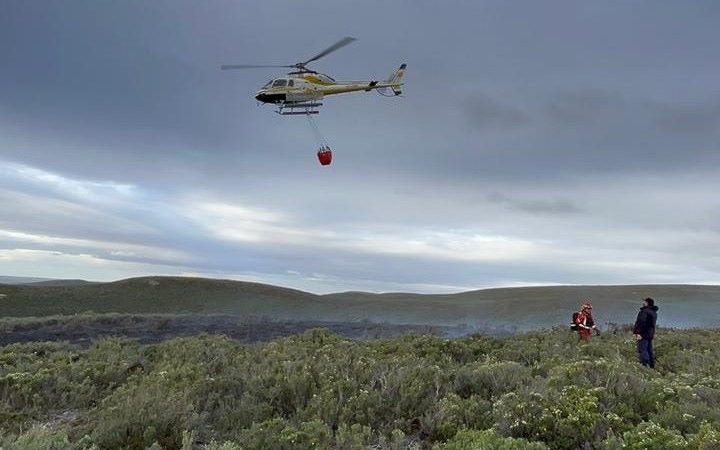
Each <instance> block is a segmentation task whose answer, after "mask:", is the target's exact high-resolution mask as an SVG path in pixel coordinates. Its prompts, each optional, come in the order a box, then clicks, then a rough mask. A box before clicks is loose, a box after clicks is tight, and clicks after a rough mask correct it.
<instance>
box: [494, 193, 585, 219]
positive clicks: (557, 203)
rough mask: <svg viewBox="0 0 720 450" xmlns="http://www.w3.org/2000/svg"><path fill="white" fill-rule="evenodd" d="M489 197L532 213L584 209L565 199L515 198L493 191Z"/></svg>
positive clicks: (578, 210)
mask: <svg viewBox="0 0 720 450" xmlns="http://www.w3.org/2000/svg"><path fill="white" fill-rule="evenodd" d="M487 199H488V201H489V202H491V203H498V204H501V205H504V206H507V207H508V208H510V209H515V210H518V211H523V212H527V213H531V214H549V215H558V214H560V215H563V214H578V213H582V212H584V210H583V209H582V208H580V207H578V206H577V205H575V204H574V203H573V202H571V201H569V200H564V199H557V198H551V199H529V198H524V199H521V198H513V197H511V196H508V195H505V194H503V193H501V192H492V193H490V194H488V196H487Z"/></svg>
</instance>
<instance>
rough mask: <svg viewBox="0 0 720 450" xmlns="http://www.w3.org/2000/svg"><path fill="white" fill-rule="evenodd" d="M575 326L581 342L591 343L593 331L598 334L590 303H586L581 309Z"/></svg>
mask: <svg viewBox="0 0 720 450" xmlns="http://www.w3.org/2000/svg"><path fill="white" fill-rule="evenodd" d="M575 326H576V328H577V332H578V336H579V337H580V340H581V341H589V340H590V334H591V333H592V332H593V330H595V332H597V327H596V326H595V320H593V316H592V305H591V304H590V303H584V304H583V305H582V306H581V307H580V311H579V312H578V315H577V316H576V317H575Z"/></svg>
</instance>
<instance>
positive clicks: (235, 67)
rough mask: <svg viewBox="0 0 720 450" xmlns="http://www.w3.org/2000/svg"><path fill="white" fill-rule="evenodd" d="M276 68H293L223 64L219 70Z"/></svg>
mask: <svg viewBox="0 0 720 450" xmlns="http://www.w3.org/2000/svg"><path fill="white" fill-rule="evenodd" d="M269 67H272V68H278V67H289V68H291V69H292V68H294V67H295V66H277V65H274V66H260V65H253V64H223V65H222V66H220V70H234V69H265V68H269Z"/></svg>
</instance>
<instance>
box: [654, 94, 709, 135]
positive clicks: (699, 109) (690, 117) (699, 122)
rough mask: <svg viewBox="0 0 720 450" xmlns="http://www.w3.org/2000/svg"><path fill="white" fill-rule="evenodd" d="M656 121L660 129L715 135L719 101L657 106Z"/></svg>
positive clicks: (680, 132)
mask: <svg viewBox="0 0 720 450" xmlns="http://www.w3.org/2000/svg"><path fill="white" fill-rule="evenodd" d="M656 123H657V125H658V127H660V129H661V130H663V131H666V132H670V133H679V134H690V135H692V134H697V133H710V134H713V135H717V134H718V132H720V101H718V100H716V101H714V102H706V101H704V100H703V101H700V102H698V103H695V104H672V105H661V106H658V107H657V118H656Z"/></svg>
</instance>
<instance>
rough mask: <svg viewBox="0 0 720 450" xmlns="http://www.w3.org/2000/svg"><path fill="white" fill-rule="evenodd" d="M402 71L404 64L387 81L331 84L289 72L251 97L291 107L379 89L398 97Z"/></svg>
mask: <svg viewBox="0 0 720 450" xmlns="http://www.w3.org/2000/svg"><path fill="white" fill-rule="evenodd" d="M404 69H405V64H403V65H402V66H400V69H398V70H397V71H396V73H395V74H394V75H393V77H392V78H391V79H390V80H387V81H373V80H370V81H335V80H334V79H333V78H331V77H329V76H327V75H324V74H321V73H317V72H312V71H304V72H291V73H289V74H287V75H286V76H284V77H281V78H275V79H273V80H270V81H269V82H268V83H267V84H265V86H263V87H262V88H261V89H260V90H259V91H258V92H257V93H256V94H255V99H256V100H257V101H259V102H262V103H271V104H276V105H281V106H282V105H287V106H291V105H295V104H304V103H314V102H318V101H320V100H322V99H323V97H326V96H328V95H337V94H346V93H350V92H363V91H365V92H370V91H372V90H375V89H381V88H389V89H392V90H393V92H394V93H395V95H399V94H400V92H401V91H400V86H401V85H402V83H401V79H402V73H403V72H404Z"/></svg>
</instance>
